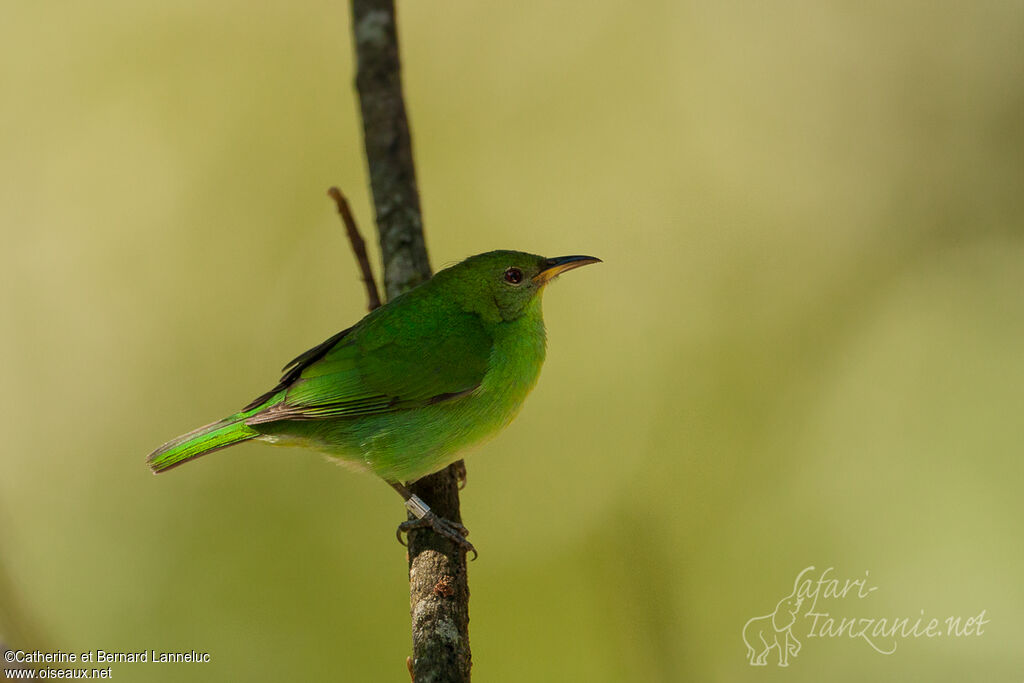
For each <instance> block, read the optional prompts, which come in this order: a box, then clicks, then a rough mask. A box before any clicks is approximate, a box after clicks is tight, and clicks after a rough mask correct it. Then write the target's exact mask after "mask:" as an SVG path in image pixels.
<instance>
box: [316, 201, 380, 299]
mask: <svg viewBox="0 0 1024 683" xmlns="http://www.w3.org/2000/svg"><path fill="white" fill-rule="evenodd" d="M327 194H328V195H330V197H331V199H333V200H334V203H335V204H337V205H338V214H340V215H341V222H342V223H344V224H345V232H346V233H348V241H349V242H351V243H352V251H354V252H355V255H356V261H357V262H358V263H359V270H360V271H362V273H363V284H364V285H366V307H367V308H368V309H369V310H371V311H372V310H373V309H375V308H380V294H379V293H378V290H377V281H376V280H375V279H374V277H373V269H372V268H370V258H369V257H368V256H367V255H366V242H364V241H363V236H362V235H361V234H359V227H358V226H357V225H356V219H355V217H354V216H353V215H352V209H350V208H349V206H348V200H347V199H345V195H343V194H342V193H341V190H339V189H338V188H336V187H331V188H329V189H328V190H327Z"/></svg>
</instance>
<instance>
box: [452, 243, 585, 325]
mask: <svg viewBox="0 0 1024 683" xmlns="http://www.w3.org/2000/svg"><path fill="white" fill-rule="evenodd" d="M600 262H601V259H599V258H595V257H593V256H559V257H557V258H545V257H543V256H537V255H536V254H527V253H525V252H522V251H489V252H487V253H486V254H478V255H476V256H471V257H469V258H468V259H466V260H465V261H463V262H462V263H459V264H457V265H454V266H452V267H451V268H447V269H446V270H443V271H441V272H440V273H438V274H437V276H435V278H439V279H441V280H443V281H444V282H445V283H446V285H447V286H448V287H449V288H450V291H452V292H453V294H454V296H455V297H456V299H457V300H458V302H459V304H460V305H461V306H462V307H463V308H464V309H466V310H471V311H474V312H477V313H479V314H481V315H482V316H484V318H489V319H492V320H493V321H494V322H497V321H498V320H499V319H500V320H514V319H516V318H518V317H519V316H520V315H522V314H523V312H524V311H526V309H527V308H528V307H529V305H530V304H531V303H532V302H533V301H534V300H536V299H537V297H538V296H539V295H540V293H541V292H542V291H544V286H545V285H546V284H548V283H549V282H551V281H552V280H554V279H555V278H556V277H558V276H559V275H561V274H562V273H564V272H565V271H567V270H572V269H573V268H579V267H580V266H585V265H587V264H589V263H600Z"/></svg>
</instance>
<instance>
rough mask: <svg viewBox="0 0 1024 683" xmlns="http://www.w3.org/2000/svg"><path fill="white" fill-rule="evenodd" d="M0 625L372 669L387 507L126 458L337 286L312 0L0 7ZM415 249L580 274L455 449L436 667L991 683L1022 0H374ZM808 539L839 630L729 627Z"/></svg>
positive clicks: (1017, 226)
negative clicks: (798, 644) (519, 255)
mask: <svg viewBox="0 0 1024 683" xmlns="http://www.w3.org/2000/svg"><path fill="white" fill-rule="evenodd" d="M4 15H5V20H4V27H3V28H2V29H0V32H2V33H0V35H2V38H3V39H2V40H0V88H2V91H3V93H4V98H3V99H4V105H3V106H2V107H0V136H2V150H3V151H2V166H0V226H2V230H3V254H4V259H3V260H4V267H3V269H2V275H0V277H2V294H0V296H2V297H3V300H2V305H3V322H4V330H5V333H4V334H3V335H0V357H2V358H3V359H4V362H3V377H4V379H3V389H4V390H3V392H2V394H0V421H2V428H3V434H4V438H3V445H2V457H0V639H2V640H3V641H4V642H6V643H7V645H8V646H9V647H15V648H24V649H30V648H36V647H38V648H41V649H57V648H60V649H63V650H65V651H68V650H71V651H76V650H78V651H80V650H85V649H92V650H95V649H104V650H114V651H127V650H141V649H157V650H179V649H184V650H190V649H196V650H200V651H208V652H210V653H211V656H212V659H213V661H212V662H211V663H210V664H200V665H186V664H178V665H167V666H153V665H149V666H147V665H141V664H134V665H133V664H120V665H114V669H113V674H114V677H115V679H117V680H129V681H134V680H138V681H179V680H191V681H224V680H248V681H276V680H312V681H326V680H346V681H348V680H351V681H386V680H390V681H405V680H408V678H407V673H406V670H405V657H406V655H407V654H408V652H409V617H408V595H407V583H406V568H405V559H404V549H403V548H402V547H401V546H399V545H398V544H397V543H396V542H395V540H394V535H393V531H394V527H395V524H396V523H397V522H398V521H400V520H401V519H402V518H403V511H402V508H401V505H400V503H399V501H398V499H397V497H396V496H395V495H394V494H393V492H391V491H390V490H388V489H387V487H385V486H384V485H383V484H381V483H380V482H378V481H375V480H373V479H371V478H369V477H364V476H357V475H353V474H350V473H348V472H346V471H344V470H342V469H340V468H336V467H333V466H331V465H330V464H328V463H326V462H325V461H324V459H323V458H322V457H320V456H318V455H316V454H314V453H312V452H306V451H299V450H285V449H274V448H270V447H268V446H265V445H261V444H244V445H242V446H239V447H236V448H234V449H232V450H229V451H225V452H223V453H219V454H216V455H214V456H211V457H209V458H204V459H203V460H202V461H200V462H198V463H196V464H194V465H190V466H189V467H187V468H183V469H181V470H177V471H175V472H173V473H171V474H168V475H166V476H162V477H153V476H152V475H150V473H149V471H148V469H147V468H146V466H145V463H144V457H145V455H146V454H147V453H148V452H149V451H150V450H151V449H152V448H154V447H155V446H157V445H159V444H160V443H161V442H163V441H164V440H165V439H168V438H170V437H173V436H175V435H177V434H179V433H181V432H184V431H187V430H189V429H191V428H193V427H195V426H197V425H199V424H202V423H205V422H208V421H210V420H212V419H215V418H218V417H220V416H222V415H225V414H228V413H230V412H232V411H234V410H235V409H236V408H238V407H239V406H240V405H242V404H243V403H245V402H247V401H248V400H249V399H251V398H252V397H254V396H255V395H256V394H258V393H260V392H262V391H264V390H265V389H266V388H268V387H269V386H270V385H272V384H273V383H274V382H275V381H276V379H277V377H278V375H277V372H276V371H277V369H278V368H279V367H280V366H281V365H282V364H283V363H284V362H285V361H287V360H288V359H289V358H292V357H293V356H294V355H296V354H297V353H299V352H300V351H302V350H304V349H306V348H308V347H310V346H312V345H314V344H316V343H318V342H320V341H321V340H322V339H324V338H326V337H327V336H329V335H330V334H332V333H334V332H336V331H337V330H339V329H342V328H343V327H346V326H348V325H349V324H351V323H352V322H353V321H354V320H356V319H358V317H360V316H361V315H362V313H363V308H364V300H363V292H362V290H361V288H360V284H359V281H358V274H357V272H356V269H355V265H354V262H353V259H352V257H351V255H350V252H349V249H348V246H347V243H346V241H345V238H344V234H343V231H342V229H341V227H340V224H339V222H338V219H337V217H336V215H335V213H334V210H333V207H332V205H331V203H330V201H329V200H328V199H327V197H326V196H325V194H324V192H325V190H326V188H327V187H328V186H329V185H332V184H338V185H340V186H341V187H342V188H343V189H344V190H345V191H346V192H347V193H348V195H349V196H350V198H351V200H352V203H353V206H354V209H355V211H356V214H357V217H358V219H359V220H360V222H361V225H362V227H363V229H364V231H370V230H371V227H372V214H371V210H370V207H369V203H368V192H367V190H366V182H367V181H366V176H365V169H364V161H363V158H362V142H361V138H360V127H359V121H358V118H357V111H358V107H357V104H356V101H355V98H354V94H353V91H352V87H351V83H352V71H353V68H352V67H353V65H352V54H351V44H350V38H349V27H348V10H347V4H346V3H345V2H340V1H339V2H330V3H328V2H297V3H295V2H292V3H283V2H282V3H264V4H262V5H258V6H254V5H252V4H251V3H244V2H237V1H232V2H216V3H206V2H175V3H155V2H143V3H140V2H130V1H127V0H100V1H99V2H93V3H67V2H55V1H52V0H49V1H44V2H38V3H27V2H20V3H16V2H9V3H6V5H5V8H4ZM400 30H401V34H402V44H403V54H404V60H405V82H406V96H407V99H408V104H409V107H410V113H411V118H412V124H413V135H414V145H415V151H416V155H417V163H418V171H419V174H420V189H421V193H422V200H423V205H424V216H425V221H426V226H427V238H428V244H429V248H430V251H431V256H432V259H433V262H434V265H435V267H437V268H440V267H442V266H444V265H447V264H451V263H454V262H456V261H458V260H460V259H462V258H463V257H465V256H467V255H470V254H474V253H477V252H481V251H487V250H490V249H494V248H512V249H523V250H529V251H535V252H540V253H544V254H551V255H557V254H563V253H588V254H595V255H598V256H601V257H603V258H604V259H605V261H606V262H605V263H604V264H603V265H601V266H599V267H595V268H593V269H586V270H583V271H580V272H579V273H573V274H572V276H571V277H566V278H563V279H561V280H560V281H559V282H558V283H557V285H556V286H554V287H552V288H551V290H550V291H549V292H548V293H547V296H546V301H545V307H546V319H547V323H548V330H549V354H548V361H547V364H546V367H545V369H544V372H543V375H542V378H541V381H540V384H539V385H538V387H537V389H536V391H535V392H534V394H533V396H532V397H531V400H529V401H528V402H527V404H526V407H525V409H524V411H523V413H522V414H521V415H520V417H519V419H518V420H517V421H516V422H515V423H514V424H513V425H512V426H511V427H510V428H509V429H508V430H507V432H506V433H505V434H503V435H502V436H501V437H499V438H497V439H496V440H494V441H493V442H491V443H489V444H488V445H486V446H484V447H482V448H480V449H478V453H477V454H474V455H473V456H472V457H471V458H470V459H469V461H468V469H469V486H468V488H467V489H466V491H465V492H464V495H463V511H464V515H465V518H466V520H467V525H468V526H469V527H470V528H471V529H472V532H473V536H472V538H473V540H474V542H475V543H476V545H477V547H478V548H479V549H480V550H481V557H480V559H479V560H478V561H477V562H475V563H473V564H472V565H471V566H470V586H471V590H472V596H473V597H472V604H471V617H472V622H471V640H472V645H473V655H474V662H475V663H474V674H475V676H476V678H477V680H480V681H565V680H590V681H623V680H629V681H681V680H699V681H741V680H742V681H746V680H750V681H755V680H773V681H818V680H832V681H862V680H880V681H881V680H885V681H903V680H908V679H912V680H931V681H963V680H972V679H973V680H992V681H995V680H1010V681H1017V680H1020V678H1021V676H1022V672H1024V655H1022V649H1021V645H1020V643H1021V641H1022V638H1024V587H1022V583H1021V581H1020V577H1021V575H1022V569H1024V547H1022V544H1021V542H1020V538H1021V532H1022V530H1024V497H1022V496H1021V494H1020V491H1021V482H1022V481H1024V462H1022V459H1021V457H1020V455H1021V446H1022V444H1024V421H1022V420H1021V415H1022V410H1024V343H1022V340H1024V297H1022V291H1024V240H1022V232H1024V230H1022V225H1024V48H1022V46H1024V4H1022V3H1020V2H979V3H965V2H940V3H934V2H896V3H890V2H885V3H883V2H869V3H856V2H834V1H830V2H821V3H809V2H773V3H743V2H715V3H711V2H706V3H700V4H692V3H686V2H645V3H615V2H604V1H597V2H594V1H591V2H559V3H549V2H526V3H480V2H471V1H469V0H461V1H459V2H440V1H434V0H431V1H429V2H428V1H422V0H421V1H419V2H403V3H402V5H401V7H400ZM808 565H815V566H816V567H818V568H819V570H820V569H823V568H825V567H828V566H834V567H835V570H834V572H833V573H834V575H835V576H837V577H839V578H845V577H850V578H862V577H863V576H864V573H865V572H870V579H871V582H872V583H873V585H876V586H877V587H878V590H877V591H875V592H874V593H872V595H871V597H869V598H867V599H864V600H853V599H847V600H834V601H832V602H830V603H824V604H819V606H818V607H819V609H825V610H826V611H830V612H831V613H832V614H834V615H836V616H844V615H845V616H855V617H876V618H881V617H887V618H890V619H891V618H894V617H901V616H906V617H911V618H916V617H918V615H919V613H920V611H921V610H923V611H924V613H925V614H926V615H927V616H928V617H932V616H935V617H940V618H943V617H945V616H947V615H963V616H970V615H972V614H977V613H978V612H980V611H981V610H982V609H985V610H987V618H988V619H989V620H990V623H989V624H988V625H987V627H986V630H985V632H984V635H982V636H979V637H973V638H938V639H926V638H921V639H908V640H905V641H901V642H900V643H899V647H898V649H897V651H896V652H895V653H894V654H892V655H889V656H886V655H880V654H878V653H876V652H874V651H873V650H871V649H870V648H869V647H868V646H867V645H866V644H865V643H863V642H861V641H856V640H850V639H822V638H807V637H805V634H806V631H807V629H808V626H809V625H810V624H809V621H810V620H809V619H806V618H802V620H801V621H800V622H798V628H797V629H795V630H794V634H796V635H797V637H798V638H799V639H800V640H801V641H802V642H803V645H804V648H803V650H802V651H801V652H800V654H799V657H797V658H796V659H795V660H793V661H792V662H791V664H790V666H789V667H788V669H782V668H778V667H777V666H776V665H775V664H774V663H773V662H774V660H770V663H769V666H767V667H765V668H759V669H754V668H751V667H750V666H749V665H748V664H747V662H746V660H745V647H744V645H743V641H742V638H741V631H742V629H743V625H744V623H745V622H746V621H747V619H749V618H751V617H755V616H759V615H764V614H767V613H769V612H770V611H771V610H772V609H774V606H775V603H776V602H777V601H778V600H779V599H780V598H781V597H783V596H785V595H786V594H787V593H788V592H789V591H790V590H791V589H792V585H793V580H794V578H795V577H796V575H797V573H798V572H799V571H800V570H801V569H803V568H804V567H806V566H808Z"/></svg>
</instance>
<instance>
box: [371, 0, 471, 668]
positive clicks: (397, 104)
mask: <svg viewBox="0 0 1024 683" xmlns="http://www.w3.org/2000/svg"><path fill="white" fill-rule="evenodd" d="M352 32H353V36H354V38H355V50H356V62H357V71H356V89H357V90H358V92H359V105H360V110H361V112H362V117H363V139H364V143H365V146H366V160H367V164H368V167H369V173H370V185H371V188H372V190H373V204H374V210H375V212H376V219H377V233H378V237H379V239H380V247H381V256H382V260H383V262H384V291H385V294H386V296H387V298H388V299H392V298H394V297H395V296H397V295H398V294H401V293H402V292H404V291H406V290H408V289H411V288H412V287H415V286H416V285H418V284H420V283H421V282H425V281H426V280H428V279H429V278H430V276H431V269H430V260H429V258H428V257H427V247H426V242H425V240H424V237H423V218H422V214H421V212H420V200H419V191H418V189H417V186H416V170H415V167H414V166H413V158H412V141H411V137H410V134H409V122H408V120H407V118H406V113H405V102H404V100H403V97H402V79H401V68H400V62H399V53H398V32H397V26H396V23H395V4H394V0H352ZM464 472H465V470H464V466H462V463H461V461H460V462H459V463H455V464H454V465H451V466H449V467H448V468H446V469H444V470H442V471H440V472H438V473H436V474H432V475H430V476H428V477H424V478H423V479H420V480H419V481H417V482H415V483H413V484H411V485H410V487H409V488H410V489H411V490H412V492H413V493H415V494H416V495H417V496H419V497H420V498H421V499H423V500H424V501H425V502H426V503H427V505H429V506H430V507H431V509H433V511H434V512H435V513H436V514H438V515H439V516H441V517H444V518H446V519H448V520H450V521H453V522H460V523H461V522H462V515H461V514H460V511H459V481H460V479H461V480H464ZM460 475H461V476H460ZM411 518H412V517H411V515H410V519H411ZM409 597H410V614H411V617H412V644H413V654H412V661H411V667H410V669H411V671H412V675H413V680H414V681H415V682H416V683H435V682H438V683H439V682H442V681H444V682H449V681H450V682H460V683H461V682H466V681H469V680H470V666H471V656H470V649H469V584H468V581H467V577H466V553H465V552H464V551H462V550H461V549H460V548H458V547H456V546H455V545H453V544H452V543H451V542H449V541H448V540H447V539H445V538H443V537H441V536H438V535H437V534H435V533H434V532H433V531H432V530H430V529H419V530H414V531H412V532H410V533H409Z"/></svg>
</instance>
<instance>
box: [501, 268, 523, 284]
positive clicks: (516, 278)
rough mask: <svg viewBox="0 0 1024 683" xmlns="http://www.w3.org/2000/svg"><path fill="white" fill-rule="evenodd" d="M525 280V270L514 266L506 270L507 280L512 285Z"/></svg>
mask: <svg viewBox="0 0 1024 683" xmlns="http://www.w3.org/2000/svg"><path fill="white" fill-rule="evenodd" d="M522 281H523V271H521V270H519V269H518V268H515V267H512V268H508V269H507V270H505V282H507V283H509V284H511V285H518V284H519V283H520V282H522Z"/></svg>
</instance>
